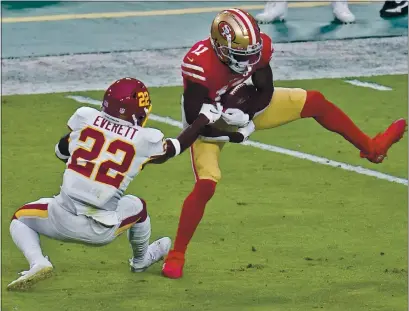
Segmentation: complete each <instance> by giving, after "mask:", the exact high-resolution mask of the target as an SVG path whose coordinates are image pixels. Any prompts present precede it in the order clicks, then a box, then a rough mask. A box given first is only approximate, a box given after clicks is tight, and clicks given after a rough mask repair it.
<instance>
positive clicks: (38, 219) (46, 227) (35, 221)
mask: <svg viewBox="0 0 409 311" xmlns="http://www.w3.org/2000/svg"><path fill="white" fill-rule="evenodd" d="M54 203H55V199H54V198H43V199H40V200H38V201H35V202H30V203H27V204H25V205H23V206H22V207H20V208H19V209H18V210H17V211H16V212H15V213H14V215H13V218H12V219H17V220H18V221H21V222H22V223H24V224H25V225H26V226H28V227H29V228H31V229H33V230H34V231H35V232H37V233H39V234H42V235H45V236H47V237H50V238H53V239H58V240H63V236H62V235H61V234H60V233H59V232H58V231H57V230H56V229H55V226H54V225H53V223H52V221H53V219H52V217H50V214H49V208H50V206H52V204H54Z"/></svg>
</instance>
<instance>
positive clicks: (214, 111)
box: [199, 103, 223, 124]
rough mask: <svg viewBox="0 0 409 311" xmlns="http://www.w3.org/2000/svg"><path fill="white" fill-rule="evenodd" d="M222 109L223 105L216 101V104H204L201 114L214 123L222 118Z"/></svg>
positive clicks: (210, 122)
mask: <svg viewBox="0 0 409 311" xmlns="http://www.w3.org/2000/svg"><path fill="white" fill-rule="evenodd" d="M222 110H223V107H222V105H221V104H220V103H216V105H212V104H203V105H202V109H200V112H199V114H203V115H204V116H205V117H206V118H207V119H209V124H212V123H215V122H216V121H217V120H219V119H220V117H221V115H222Z"/></svg>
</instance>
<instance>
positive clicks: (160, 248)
mask: <svg viewBox="0 0 409 311" xmlns="http://www.w3.org/2000/svg"><path fill="white" fill-rule="evenodd" d="M171 245H172V240H171V239H170V238H168V237H164V238H161V239H158V240H156V241H154V242H152V243H151V244H150V245H149V247H148V252H147V256H146V258H145V260H144V261H142V262H141V263H136V262H134V260H133V258H131V259H129V265H130V266H131V272H143V271H145V270H146V269H148V268H149V267H150V266H152V265H153V264H154V263H156V262H158V261H159V260H161V259H163V257H165V256H166V255H167V253H169V250H170V247H171Z"/></svg>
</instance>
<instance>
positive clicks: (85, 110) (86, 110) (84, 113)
mask: <svg viewBox="0 0 409 311" xmlns="http://www.w3.org/2000/svg"><path fill="white" fill-rule="evenodd" d="M96 112H99V111H98V110H97V109H95V108H91V107H86V106H84V107H80V108H78V109H77V110H76V111H75V113H74V114H76V115H78V116H79V117H82V118H88V117H89V116H91V115H93V114H95V113H96Z"/></svg>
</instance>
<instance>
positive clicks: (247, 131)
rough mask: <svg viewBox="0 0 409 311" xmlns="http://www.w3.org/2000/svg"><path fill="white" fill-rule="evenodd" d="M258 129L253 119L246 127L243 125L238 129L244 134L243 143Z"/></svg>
mask: <svg viewBox="0 0 409 311" xmlns="http://www.w3.org/2000/svg"><path fill="white" fill-rule="evenodd" d="M255 130H256V126H255V125H254V122H253V121H250V122H248V124H247V125H246V126H245V127H241V128H239V129H238V130H237V132H239V133H240V134H242V135H243V137H244V138H243V141H242V142H243V143H244V142H245V141H246V140H248V139H249V137H250V135H251V134H253V132H254V131H255Z"/></svg>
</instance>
